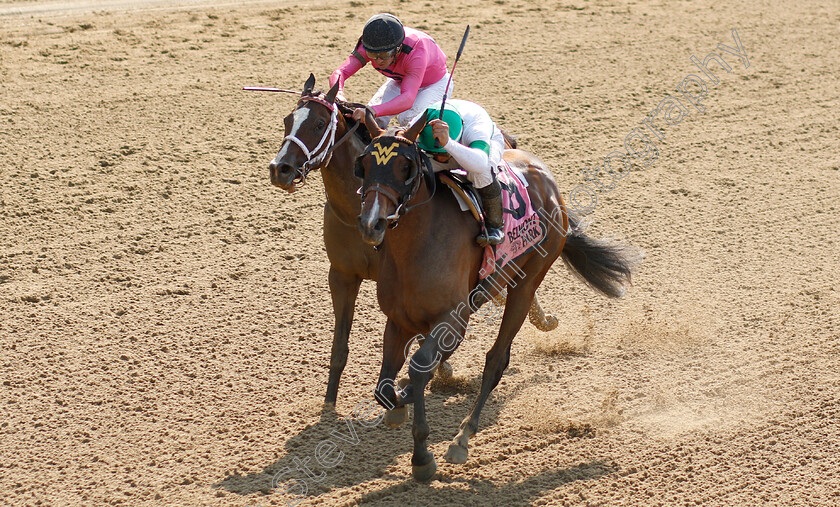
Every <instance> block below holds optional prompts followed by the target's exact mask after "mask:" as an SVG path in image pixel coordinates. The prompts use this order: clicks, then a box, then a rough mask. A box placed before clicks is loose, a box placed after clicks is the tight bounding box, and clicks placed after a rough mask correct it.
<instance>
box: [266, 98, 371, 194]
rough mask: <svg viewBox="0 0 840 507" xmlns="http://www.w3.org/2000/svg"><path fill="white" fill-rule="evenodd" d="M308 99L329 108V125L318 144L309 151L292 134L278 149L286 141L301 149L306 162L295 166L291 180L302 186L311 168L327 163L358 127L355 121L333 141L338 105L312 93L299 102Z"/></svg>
mask: <svg viewBox="0 0 840 507" xmlns="http://www.w3.org/2000/svg"><path fill="white" fill-rule="evenodd" d="M309 101H311V102H317V103H318V104H321V105H323V106H324V107H326V108H327V109H329V110H330V125H329V127H327V129H326V130H325V131H324V135H323V136H321V140H320V141H319V142H318V146H316V147H315V148H313V149H312V150H311V151H310V150H309V148H307V147H306V144H305V143H304V142H303V141H301V140H300V139H298V138H297V136H294V135H289V136H286V137H284V138H283V143H282V144H281V145H280V150H282V149H283V146H285V144H286V141H291V142H293V143H295V144H296V145H298V147H299V148H300V149H301V151H303V154H304V155H305V156H306V162H304V164H303V166H302V167H301V168H300V169H298V168H295V172H296V173H297V176H295V179H294V180H292V183H293V184H294V185H300V186H303V184H304V183H306V177H307V176H308V175H309V173H310V171H312V169H320V168H322V167H324V166H326V165H327V164H329V163H330V160H331V159H332V154H333V152H335V149H336V148H338V146H339V145H341V143H343V142H344V141H345V140H346V139H347V138H348V137H349V136H350V135H351V134H352V133H353V132H354V131H355V130H356V129H357V128H359V124H358V123H356V124H355V125H353V127H351V128H350V129H349V130H348V131H347V132H345V133H344V135H343V136H341V139H339V140H338V142H335V133H336V132H337V131H338V105H337V104H336V103H335V102H329V101H327V100H324V99H322V98H321V97H316V96H314V95H311V96H304V97H301V99H300V101H299V102H309ZM319 150H322V151H321V153H320V154H318V155H317V156H314V155H315V154H316V153H318V151H319ZM278 154H279V152H278ZM313 156H314V157H313Z"/></svg>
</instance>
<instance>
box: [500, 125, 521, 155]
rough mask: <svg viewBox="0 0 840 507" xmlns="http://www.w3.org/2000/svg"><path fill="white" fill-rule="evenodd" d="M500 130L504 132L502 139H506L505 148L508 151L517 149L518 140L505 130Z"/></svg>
mask: <svg viewBox="0 0 840 507" xmlns="http://www.w3.org/2000/svg"><path fill="white" fill-rule="evenodd" d="M499 130H500V131H502V137H504V138H505V148H506V149H508V150H513V149H516V146H517V143H516V138H515V137H513V136H512V135H510V134H508V133H507V131H506V130H505V129H502V128H500V129H499Z"/></svg>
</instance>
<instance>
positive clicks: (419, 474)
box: [411, 456, 437, 482]
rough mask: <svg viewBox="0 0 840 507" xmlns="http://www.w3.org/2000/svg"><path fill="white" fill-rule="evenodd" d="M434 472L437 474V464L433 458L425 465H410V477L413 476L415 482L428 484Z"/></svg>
mask: <svg viewBox="0 0 840 507" xmlns="http://www.w3.org/2000/svg"><path fill="white" fill-rule="evenodd" d="M435 472H437V463H435V457H434V456H432V461H430V462H428V463H426V464H425V465H411V475H413V476H414V480H415V481H419V482H428V481H429V480H430V479H431V478H432V477H433V476H434V475H435Z"/></svg>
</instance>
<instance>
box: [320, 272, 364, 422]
mask: <svg viewBox="0 0 840 507" xmlns="http://www.w3.org/2000/svg"><path fill="white" fill-rule="evenodd" d="M329 281H330V295H331V296H332V304H333V313H334V314H335V329H334V330H333V344H332V351H331V353H330V376H329V380H328V381H327V394H326V396H325V397H324V408H326V409H328V410H329V409H333V408H335V402H336V398H338V383H339V381H340V380H341V373H342V372H343V371H344V367H345V366H346V365H347V355H348V354H349V353H350V347H349V346H348V344H347V342H348V341H349V338H350V328H351V327H352V326H353V313H354V311H355V308H356V296H358V295H359V286H360V285H361V283H362V279H361V278H359V277H358V276H355V275H347V274H344V273H341V272H339V271H337V270H336V269H335V268H333V267H330V275H329Z"/></svg>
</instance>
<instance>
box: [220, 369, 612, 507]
mask: <svg viewBox="0 0 840 507" xmlns="http://www.w3.org/2000/svg"><path fill="white" fill-rule="evenodd" d="M471 384H472V383H471ZM522 387H525V386H522ZM467 391H472V389H467ZM519 391H520V389H514V390H513V391H512V392H509V393H507V394H505V395H501V394H499V393H497V394H496V395H494V396H493V397H491V401H490V402H489V403H488V404H487V406H485V408H484V411H483V413H482V420H481V427H482V428H487V427H489V426H491V425H494V424H496V423H497V421H498V417H499V413H500V411H501V409H502V408H503V407H504V405H505V403H506V402H507V401H508V400H509V399H512V398H514V397H516V395H517V394H518V392H519ZM461 392H462V393H463V392H464V391H461ZM465 394H466V396H464V397H463V399H461V400H459V401H458V402H455V403H452V402H450V400H451V397H452V396H453V395H454V393H453V391H452V390H451V389H446V388H438V389H433V390H432V392H431V393H430V394H428V395H427V397H426V405H427V413H428V414H429V423H430V425H431V430H432V432H431V435H430V436H429V445H430V446H431V445H434V444H437V443H440V442H449V441H451V440H452V438H453V437H454V436H455V434H456V433H457V432H458V427H459V425H460V423H461V420H462V419H463V418H464V417H465V416H466V415H467V414H468V413H469V410H470V409H471V408H472V404H473V402H474V398H475V394H476V393H475V392H466V393H465ZM447 402H449V403H448V404H447ZM371 403H372V402H371ZM412 415H413V414H412V411H411V409H409V420H408V421H407V422H406V423H405V424H403V425H402V426H400V427H399V428H389V427H387V426H385V425H384V424H382V423H379V424H377V425H376V426H373V427H371V426H370V423H368V425H367V426H366V425H365V424H363V423H365V422H366V421H365V419H373V418H370V417H362V420H359V419H356V418H354V416H353V413H350V414H348V415H347V416H346V417H340V416H338V415H337V414H336V413H335V412H333V411H324V412H322V413H321V416H320V419H319V420H318V421H317V422H316V423H314V424H312V425H310V426H309V427H307V428H306V429H304V430H303V431H302V432H300V433H299V434H297V435H295V436H293V437H291V438H290V439H289V440H288V441H287V442H286V445H285V447H286V453H285V455H284V456H281V457H280V458H278V459H277V461H275V462H274V463H271V464H269V465H267V466H266V467H265V468H264V469H263V471H262V472H261V473H252V474H247V475H239V474H234V475H229V476H227V477H225V478H224V479H223V480H222V481H220V482H219V483H217V484H214V485H213V487H214V488H221V489H225V490H227V491H229V492H231V493H235V494H238V495H242V496H247V495H251V494H254V493H262V494H263V495H275V494H276V495H279V496H282V497H286V498H290V499H291V498H295V497H298V499H303V497H302V496H301V495H303V496H306V497H308V498H313V497H316V496H317V495H319V494H322V493H325V492H327V491H330V490H332V489H335V488H345V487H348V486H353V485H359V484H364V483H365V482H368V481H370V480H374V479H377V478H380V477H390V478H392V479H393V478H394V476H393V475H392V474H391V473H390V472H388V469H389V468H391V467H393V466H394V465H395V464H397V459H398V457H399V456H403V455H410V453H411V450H412V437H411V416H412ZM479 434H480V430H479ZM523 438H524V437H523ZM570 438H571V437H570ZM472 449H473V450H475V449H476V448H475V447H473V448H472ZM436 454H441V453H440V452H438V453H436ZM436 459H437V461H438V465H439V467H440V466H441V465H442V464H443V463H444V460H443V456H442V455H436ZM473 459H475V458H473ZM467 463H468V464H469V463H470V462H469V461H468V462H467ZM324 465H331V466H329V467H325V466H324ZM616 470H617V468H615V467H614V466H612V465H610V464H607V463H606V462H602V461H593V462H590V463H585V464H580V465H578V466H575V467H571V468H566V469H561V470H553V471H550V472H545V473H542V474H539V475H535V476H533V477H529V478H528V479H526V480H524V481H521V482H517V483H515V484H511V485H508V486H502V487H501V488H500V487H499V485H498V483H493V482H490V481H485V480H479V479H460V478H458V477H457V476H456V477H454V478H453V477H447V476H444V477H441V475H440V473H439V474H438V476H436V478H440V479H441V480H444V481H446V482H448V483H462V484H464V485H465V487H464V488H447V489H445V490H440V489H437V490H436V493H435V494H436V495H437V496H439V497H440V499H441V500H443V501H444V503H445V504H451V505H470V504H474V503H475V502H476V500H477V499H478V497H477V495H480V496H481V497H484V498H485V499H488V498H493V495H499V494H500V492H503V491H511V493H509V494H508V493H506V494H505V495H504V496H505V497H506V498H511V497H513V498H522V499H523V500H522V503H521V504H516V505H527V504H528V503H529V501H530V500H529V499H533V498H537V497H539V496H540V495H541V493H542V492H544V491H546V490H551V489H554V488H556V487H558V486H559V485H562V484H565V483H569V482H574V481H579V480H590V479H596V478H598V477H601V476H603V475H607V474H610V473H613V472H615V471H616ZM427 487H429V486H427V485H424V484H420V483H417V482H414V481H413V480H412V479H411V478H406V481H405V482H402V483H400V484H396V485H393V486H389V487H386V488H385V489H382V490H377V491H371V492H369V493H365V494H364V495H363V496H362V501H374V500H375V501H377V502H381V501H384V500H385V499H386V498H388V497H389V496H391V495H394V494H397V493H399V492H401V491H406V490H407V489H413V488H427ZM514 491H515V492H514ZM484 495H489V496H484ZM292 503H294V501H293V502H292Z"/></svg>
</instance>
